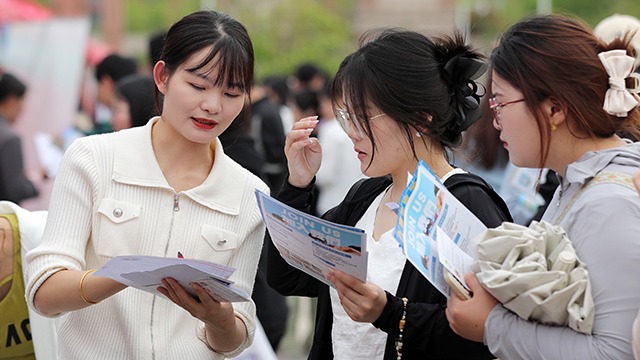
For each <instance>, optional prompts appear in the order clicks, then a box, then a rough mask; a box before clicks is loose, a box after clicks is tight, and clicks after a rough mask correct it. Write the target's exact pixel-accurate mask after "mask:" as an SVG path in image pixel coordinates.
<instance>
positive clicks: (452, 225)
mask: <svg viewBox="0 0 640 360" xmlns="http://www.w3.org/2000/svg"><path fill="white" fill-rule="evenodd" d="M486 229H487V228H486V226H484V224H483V223H482V222H481V221H480V220H479V219H478V218H477V217H476V216H475V215H473V213H471V212H470V211H469V209H467V208H466V207H465V206H464V205H462V203H460V201H458V199H456V198H455V197H454V196H453V195H452V194H451V193H450V192H449V191H448V190H447V189H446V187H445V186H444V185H443V184H442V183H441V182H440V180H439V179H438V178H437V177H436V176H435V174H434V173H433V172H432V171H431V170H430V169H429V168H428V167H427V165H426V164H425V163H424V162H422V161H420V163H419V164H418V167H417V168H416V171H415V173H414V175H413V177H412V178H411V180H410V181H409V183H408V184H407V187H406V188H405V191H404V193H403V194H402V196H401V200H400V207H399V210H398V222H397V225H396V229H395V231H394V234H395V236H396V239H397V240H398V242H399V243H400V244H401V246H402V248H403V250H404V252H405V254H406V256H407V259H408V260H409V261H410V262H411V263H412V264H413V265H414V266H415V267H416V268H417V269H418V270H419V271H420V272H421V273H422V275H424V276H425V277H426V278H427V280H429V281H430V282H431V283H432V284H433V285H434V286H435V287H436V288H437V289H438V290H440V292H442V293H443V294H444V295H445V296H447V297H448V296H449V287H448V286H447V283H446V282H445V280H444V270H445V269H447V270H448V271H449V272H450V273H452V275H453V276H454V277H456V278H457V279H458V280H459V281H460V282H461V283H462V284H464V285H465V286H466V283H465V282H464V279H463V278H462V274H464V272H468V271H470V266H471V264H472V263H473V259H475V257H476V256H475V250H474V249H475V245H474V244H472V243H471V242H472V240H473V237H474V236H476V235H478V234H480V233H481V232H483V231H484V230H486ZM441 239H442V241H440V240H441ZM467 288H468V286H467Z"/></svg>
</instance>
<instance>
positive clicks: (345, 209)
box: [336, 178, 366, 224]
mask: <svg viewBox="0 0 640 360" xmlns="http://www.w3.org/2000/svg"><path fill="white" fill-rule="evenodd" d="M365 180H366V178H363V179H360V180H358V181H356V183H355V184H353V186H351V189H349V192H347V195H346V196H345V198H344V200H343V203H345V204H350V203H351V202H353V199H354V198H355V196H356V194H357V193H358V190H359V189H360V186H362V184H363V183H364V181H365ZM349 208H350V207H349V206H340V207H339V208H338V209H339V211H338V215H337V217H336V220H337V222H338V223H341V224H342V223H344V222H345V221H346V219H347V217H348V216H349Z"/></svg>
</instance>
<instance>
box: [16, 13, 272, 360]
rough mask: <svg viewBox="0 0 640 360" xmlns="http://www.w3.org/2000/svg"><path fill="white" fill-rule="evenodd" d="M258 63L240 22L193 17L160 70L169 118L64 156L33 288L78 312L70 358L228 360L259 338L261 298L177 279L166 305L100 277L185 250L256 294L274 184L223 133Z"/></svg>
mask: <svg viewBox="0 0 640 360" xmlns="http://www.w3.org/2000/svg"><path fill="white" fill-rule="evenodd" d="M253 60H254V58H253V49H252V44H251V41H250V39H249V36H248V34H247V32H246V29H245V28H244V27H243V26H242V25H241V24H240V23H238V22H237V21H235V20H234V19H232V18H230V17H228V16H227V15H224V14H221V13H217V12H214V11H200V12H196V13H193V14H191V15H188V16H185V17H184V18H182V19H181V20H180V21H178V22H177V23H176V24H174V25H173V26H172V27H171V29H170V30H169V32H168V34H167V37H166V42H165V46H164V49H163V52H162V57H161V59H160V60H159V61H158V62H157V63H156V65H155V67H154V69H153V77H154V81H155V84H156V86H157V89H158V91H159V92H160V93H161V94H159V95H158V96H159V97H161V98H162V100H161V109H162V111H161V115H160V116H159V117H155V118H153V119H151V121H149V122H148V123H147V125H145V126H143V127H137V128H132V129H126V130H121V131H119V132H116V133H112V134H105V135H100V136H91V137H87V138H83V139H80V140H77V141H76V142H75V143H74V144H73V145H72V146H71V147H70V148H69V149H68V150H67V152H66V153H65V158H64V160H63V163H62V165H61V168H60V171H59V173H58V176H57V177H56V182H55V186H54V190H53V194H52V198H51V204H50V207H49V216H48V219H47V225H46V229H45V232H44V235H43V237H44V243H43V244H42V245H41V246H39V247H37V248H36V249H34V250H32V251H31V252H29V253H28V255H27V262H28V264H29V266H28V284H27V287H26V297H27V302H28V304H29V306H30V307H32V308H33V309H35V310H36V311H38V312H39V313H41V314H44V315H48V316H58V315H62V314H66V315H65V316H64V317H62V318H61V320H60V326H59V328H58V340H59V350H58V357H59V358H61V359H98V358H103V357H105V356H107V355H106V354H108V357H109V358H129V359H132V358H144V359H150V358H153V357H162V358H171V359H177V358H182V359H222V358H224V357H231V356H235V355H237V354H238V353H240V352H241V351H242V350H243V349H245V348H246V347H247V346H248V345H249V344H250V343H251V341H252V338H253V334H254V330H255V323H254V320H253V319H254V315H255V307H254V305H253V303H252V302H243V303H237V304H231V303H224V302H217V301H215V300H213V298H212V297H211V296H210V295H209V294H208V293H207V292H206V291H205V290H204V288H203V287H201V286H199V285H197V284H193V285H192V287H193V290H194V291H195V293H196V294H197V298H193V297H191V296H190V295H188V293H187V292H186V290H185V289H184V288H182V287H181V286H180V285H179V284H178V283H177V282H176V281H175V280H173V279H170V278H169V279H164V280H163V284H164V286H163V287H160V288H159V290H160V291H161V292H162V293H163V294H164V295H165V296H166V297H167V298H168V300H170V301H168V300H167V299H162V298H157V297H155V296H154V295H152V294H149V293H147V292H142V291H139V290H136V289H124V285H122V284H120V283H117V282H115V281H113V280H111V279H108V278H102V277H97V276H93V275H92V272H93V269H95V268H98V267H100V266H101V265H102V264H104V263H105V262H106V261H108V260H109V259H110V258H111V257H114V256H118V255H132V254H140V255H155V256H165V257H175V256H176V254H177V253H178V252H181V253H182V254H184V255H185V256H186V257H192V258H197V259H203V260H208V261H212V262H216V263H220V264H225V265H229V266H231V267H234V268H237V270H236V271H235V273H234V274H233V276H232V277H231V280H233V281H235V285H237V286H238V287H239V288H241V289H243V290H245V291H246V292H248V293H250V292H251V288H252V286H253V281H254V278H255V274H256V267H257V262H258V257H259V255H260V247H261V244H262V239H263V236H264V227H263V225H262V220H261V216H260V213H259V210H258V207H257V203H256V200H255V195H254V191H255V189H256V188H257V189H260V190H262V191H268V189H267V187H266V185H264V183H263V182H262V181H260V180H259V179H258V178H257V177H255V176H253V175H251V174H250V173H249V172H248V171H246V170H245V169H243V168H241V167H240V166H239V165H238V164H237V163H235V162H233V161H232V160H231V159H230V158H228V157H227V156H226V155H225V154H224V152H223V150H222V146H221V144H220V142H219V141H218V140H217V138H218V136H219V135H220V133H222V132H223V131H224V130H225V129H226V128H227V127H228V126H229V124H230V123H231V121H232V120H233V119H234V118H235V117H236V116H237V115H238V113H239V112H240V110H241V109H242V107H243V104H244V101H245V97H246V96H247V94H248V93H249V91H250V85H251V81H252V77H253ZM174 304H175V305H178V306H175V305H174Z"/></svg>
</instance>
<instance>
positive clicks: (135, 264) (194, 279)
mask: <svg viewBox="0 0 640 360" xmlns="http://www.w3.org/2000/svg"><path fill="white" fill-rule="evenodd" d="M234 271H235V269H234V268H232V267H229V266H224V265H220V264H216V263H213V262H208V261H204V260H197V259H184V258H166V257H157V256H116V257H114V258H112V259H111V260H109V261H108V262H107V263H106V264H104V265H103V266H102V267H101V268H99V269H98V270H97V271H96V272H95V273H94V275H96V276H104V277H108V278H111V279H113V280H116V281H118V282H120V283H122V284H125V285H127V286H131V287H133V288H136V289H140V290H144V291H147V292H150V293H153V294H155V295H161V296H163V297H164V295H162V293H161V292H159V291H158V290H157V288H158V287H159V286H163V285H162V279H164V278H167V277H171V278H173V279H175V280H176V281H178V282H179V283H180V284H181V285H182V286H183V287H184V288H185V290H186V291H187V292H188V293H189V294H191V295H192V296H194V297H195V296H196V293H195V291H193V288H192V287H191V285H190V284H192V283H198V284H200V285H202V286H203V287H204V288H205V289H206V290H207V291H208V292H209V295H211V297H212V298H214V299H215V300H217V301H227V302H239V301H249V298H250V296H249V295H248V294H247V293H246V292H245V291H243V290H242V289H239V288H236V287H234V286H233V281H231V280H229V276H231V274H233V272H234Z"/></svg>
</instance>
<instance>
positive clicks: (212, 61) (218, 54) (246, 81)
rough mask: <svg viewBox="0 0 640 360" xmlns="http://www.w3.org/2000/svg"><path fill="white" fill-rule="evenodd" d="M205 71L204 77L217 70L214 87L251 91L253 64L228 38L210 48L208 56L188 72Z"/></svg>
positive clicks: (239, 47) (240, 48)
mask: <svg viewBox="0 0 640 360" xmlns="http://www.w3.org/2000/svg"><path fill="white" fill-rule="evenodd" d="M201 69H204V70H205V75H208V74H210V73H211V72H213V71H214V70H216V69H217V70H218V75H217V76H216V78H215V79H213V80H214V84H215V85H216V86H221V87H229V88H237V89H240V90H242V91H243V92H245V93H248V92H249V91H250V90H251V84H252V82H253V62H252V60H251V59H250V57H249V55H248V54H247V53H246V52H245V51H244V49H243V48H242V47H241V46H240V44H239V43H237V42H236V41H234V40H233V39H232V38H231V37H230V36H223V37H221V38H220V39H218V41H216V42H215V43H214V44H213V46H212V47H211V51H210V52H209V54H208V55H207V56H206V57H205V58H204V59H203V60H202V61H201V62H200V63H199V64H197V65H196V66H194V67H192V68H189V69H187V70H188V71H196V70H201Z"/></svg>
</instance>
